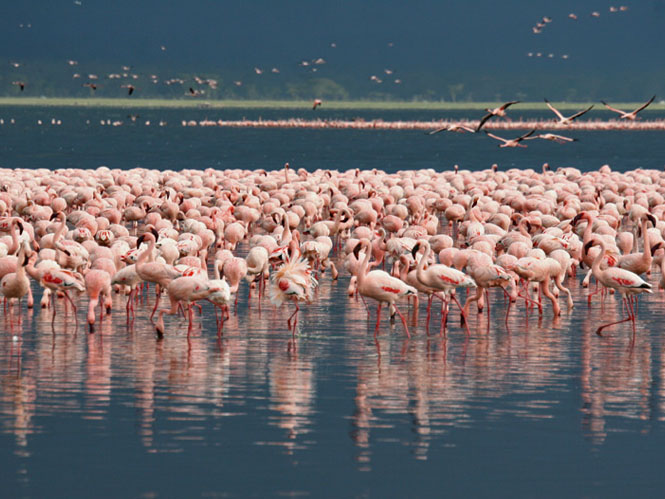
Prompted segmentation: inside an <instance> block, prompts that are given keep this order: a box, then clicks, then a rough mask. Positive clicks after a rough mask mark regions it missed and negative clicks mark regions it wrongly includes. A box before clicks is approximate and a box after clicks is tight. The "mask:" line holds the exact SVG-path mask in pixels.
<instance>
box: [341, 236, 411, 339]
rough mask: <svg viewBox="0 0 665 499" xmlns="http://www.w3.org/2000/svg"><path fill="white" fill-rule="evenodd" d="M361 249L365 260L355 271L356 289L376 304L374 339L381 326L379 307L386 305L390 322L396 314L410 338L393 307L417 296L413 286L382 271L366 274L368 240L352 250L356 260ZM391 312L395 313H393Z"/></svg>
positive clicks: (368, 251) (408, 335)
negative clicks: (397, 302)
mask: <svg viewBox="0 0 665 499" xmlns="http://www.w3.org/2000/svg"><path fill="white" fill-rule="evenodd" d="M361 249H363V250H364V251H365V258H364V259H363V261H362V263H361V264H360V268H359V269H358V270H357V274H356V278H357V288H358V292H359V293H360V295H361V296H363V297H368V298H372V299H374V300H376V301H377V302H378V306H377V312H376V326H375V327H374V337H376V335H377V333H378V331H379V326H380V325H381V305H382V304H383V303H387V304H388V305H389V310H390V312H391V320H392V319H393V315H394V313H395V312H396V313H397V314H398V315H399V318H400V319H401V320H402V324H403V325H404V330H405V331H406V336H407V337H408V338H411V334H410V333H409V327H408V326H407V324H406V319H405V318H404V316H403V315H402V313H401V312H400V311H399V309H398V308H397V305H395V302H396V301H397V300H398V299H400V298H403V297H405V296H407V297H408V296H412V295H417V294H418V291H417V290H416V288H414V287H413V286H409V285H408V284H406V283H405V282H404V281H402V280H401V279H397V278H396V277H393V276H391V275H390V274H388V273H387V272H384V271H383V270H372V271H371V272H367V268H368V266H369V259H370V256H371V255H372V250H371V243H370V241H369V239H362V240H361V241H360V242H359V243H358V244H357V245H356V247H355V248H354V249H353V253H354V254H355V256H356V259H357V258H358V255H359V252H360V250H361ZM393 310H394V311H395V312H393Z"/></svg>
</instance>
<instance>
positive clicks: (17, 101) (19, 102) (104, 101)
mask: <svg viewBox="0 0 665 499" xmlns="http://www.w3.org/2000/svg"><path fill="white" fill-rule="evenodd" d="M500 104H501V103H500V102H411V101H333V100H331V101H323V105H322V106H321V108H320V110H317V111H316V112H317V113H321V112H325V111H326V110H349V111H352V110H358V111H361V110H381V111H392V110H394V111H467V110H468V111H477V110H484V109H485V108H487V107H496V106H498V105H500ZM552 104H553V105H555V106H556V107H557V109H562V110H577V109H580V108H582V107H588V106H590V105H591V104H596V105H598V104H599V103H594V102H553V103H552ZM640 104H641V103H639V102H617V103H612V105H613V106H615V107H618V108H626V109H634V108H636V107H638V106H639V105H640ZM600 106H602V104H601V105H600ZM0 107H78V108H163V109H217V110H219V109H294V110H299V109H303V110H310V111H312V102H311V101H289V100H198V99H195V98H192V99H130V98H101V97H100V98H98V97H92V98H79V97H0ZM518 109H519V110H523V111H540V110H548V108H547V106H546V105H545V103H544V102H521V103H520V104H519V108H516V109H515V110H516V111H517V110H518ZM598 109H600V110H602V111H604V108H603V107H598ZM649 111H665V103H660V102H654V103H653V104H652V105H651V106H649V108H648V109H645V110H644V111H643V112H644V113H648V112H649Z"/></svg>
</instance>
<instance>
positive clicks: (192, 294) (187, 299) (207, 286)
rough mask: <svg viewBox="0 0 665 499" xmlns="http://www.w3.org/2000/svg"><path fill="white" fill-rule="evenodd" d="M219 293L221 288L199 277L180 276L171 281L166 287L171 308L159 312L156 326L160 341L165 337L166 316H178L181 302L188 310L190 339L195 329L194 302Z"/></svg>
mask: <svg viewBox="0 0 665 499" xmlns="http://www.w3.org/2000/svg"><path fill="white" fill-rule="evenodd" d="M219 291H221V290H220V288H218V287H216V286H215V285H214V284H213V283H211V282H210V281H208V280H207V279H202V278H201V277H199V276H180V277H177V278H175V279H173V280H172V281H170V282H169V283H168V286H167V287H166V292H167V294H168V296H169V301H170V302H171V307H170V308H165V309H162V310H160V311H159V314H158V319H157V324H156V325H155V329H156V331H157V337H158V338H159V339H162V338H163V337H164V314H169V315H175V314H177V313H178V305H179V304H180V303H181V302H184V303H185V304H186V305H187V308H188V317H189V327H188V328H187V336H188V337H189V334H190V333H191V331H192V327H193V316H194V311H193V309H192V306H191V305H192V302H195V301H198V300H204V299H207V298H208V297H209V296H210V295H212V294H213V293H215V292H219Z"/></svg>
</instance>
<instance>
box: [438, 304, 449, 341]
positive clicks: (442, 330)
mask: <svg viewBox="0 0 665 499" xmlns="http://www.w3.org/2000/svg"><path fill="white" fill-rule="evenodd" d="M447 322H448V301H447V300H444V299H443V298H442V299H441V328H440V329H439V336H441V337H442V338H443V337H444V336H445V334H446V323H447Z"/></svg>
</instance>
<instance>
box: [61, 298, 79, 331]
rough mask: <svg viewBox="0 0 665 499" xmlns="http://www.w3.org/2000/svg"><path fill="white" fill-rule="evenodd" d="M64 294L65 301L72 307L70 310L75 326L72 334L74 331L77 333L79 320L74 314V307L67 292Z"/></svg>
mask: <svg viewBox="0 0 665 499" xmlns="http://www.w3.org/2000/svg"><path fill="white" fill-rule="evenodd" d="M64 294H65V298H66V299H67V301H69V303H70V304H71V305H72V310H73V312H74V324H75V329H74V332H76V331H78V328H79V319H78V317H77V314H76V305H74V302H73V301H72V299H71V298H70V297H69V293H67V291H65V292H64Z"/></svg>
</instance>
